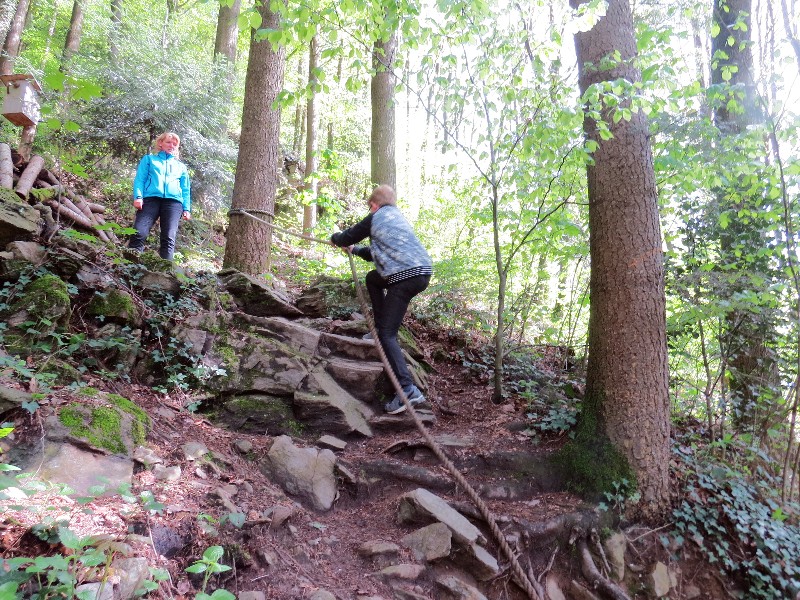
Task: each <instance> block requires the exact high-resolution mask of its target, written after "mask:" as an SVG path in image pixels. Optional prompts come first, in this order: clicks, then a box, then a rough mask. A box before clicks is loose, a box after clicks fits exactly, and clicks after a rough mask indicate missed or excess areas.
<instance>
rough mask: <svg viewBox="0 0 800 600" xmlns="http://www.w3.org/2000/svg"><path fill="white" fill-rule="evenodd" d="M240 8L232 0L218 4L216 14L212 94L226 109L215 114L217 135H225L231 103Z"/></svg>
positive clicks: (237, 1) (237, 2)
mask: <svg viewBox="0 0 800 600" xmlns="http://www.w3.org/2000/svg"><path fill="white" fill-rule="evenodd" d="M241 9H242V2H241V0H233V4H232V5H231V6H225V5H223V4H220V7H219V15H218V16H217V35H216V38H215V40H214V61H215V63H217V67H218V68H217V70H216V71H215V73H214V90H213V92H212V93H213V94H214V95H217V96H218V97H220V98H221V99H222V100H223V103H222V104H223V105H224V106H229V107H230V108H229V109H228V110H221V111H219V114H218V115H215V119H216V124H215V128H216V132H217V137H219V138H220V139H222V138H224V137H225V134H226V133H227V131H228V122H229V118H230V115H231V110H232V105H231V103H230V102H229V99H230V97H231V92H232V90H233V85H234V81H235V76H236V72H235V71H236V42H237V39H238V37H239V13H240V12H241Z"/></svg>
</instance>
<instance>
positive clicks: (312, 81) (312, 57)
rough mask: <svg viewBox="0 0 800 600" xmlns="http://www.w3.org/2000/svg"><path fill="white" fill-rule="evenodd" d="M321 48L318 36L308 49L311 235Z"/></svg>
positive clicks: (306, 211) (307, 225)
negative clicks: (318, 71) (318, 74)
mask: <svg viewBox="0 0 800 600" xmlns="http://www.w3.org/2000/svg"><path fill="white" fill-rule="evenodd" d="M318 59H319V47H318V41H317V36H314V37H313V38H311V43H310V44H309V48H308V87H309V92H308V101H307V102H306V170H305V185H304V188H305V191H306V203H305V205H304V206H303V233H306V234H310V233H311V230H312V229H314V226H315V225H316V224H317V202H316V200H317V177H316V170H317V106H316V99H317V87H318V86H319V81H318V78H317V61H318Z"/></svg>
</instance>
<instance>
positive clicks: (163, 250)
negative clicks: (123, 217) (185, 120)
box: [128, 132, 192, 260]
mask: <svg viewBox="0 0 800 600" xmlns="http://www.w3.org/2000/svg"><path fill="white" fill-rule="evenodd" d="M180 145H181V138H180V137H178V135H177V134H175V133H171V132H166V133H162V134H161V135H160V136H158V137H157V138H156V141H155V144H154V145H153V147H154V149H155V154H146V155H145V156H144V157H143V158H142V160H140V161H139V167H138V168H137V169H136V178H135V179H134V180H133V207H134V208H135V209H136V220H135V221H134V223H133V227H134V228H135V229H136V233H135V234H133V237H132V238H131V240H130V243H129V244H128V246H129V247H130V248H132V249H133V250H137V251H139V252H141V251H142V249H144V242H145V240H146V239H147V236H148V235H150V230H151V229H152V228H153V225H155V222H156V221H158V220H160V221H161V246H160V247H159V252H158V253H159V255H160V256H161V258H164V259H166V260H172V255H173V254H174V252H175V236H176V235H177V233H178V224H179V223H180V220H181V217H183V218H184V219H185V220H187V221H188V220H189V219H191V218H192V213H191V210H192V197H191V194H190V184H189V171H188V170H187V169H186V165H185V164H183V163H182V162H181V161H180V160H178V148H179V146H180Z"/></svg>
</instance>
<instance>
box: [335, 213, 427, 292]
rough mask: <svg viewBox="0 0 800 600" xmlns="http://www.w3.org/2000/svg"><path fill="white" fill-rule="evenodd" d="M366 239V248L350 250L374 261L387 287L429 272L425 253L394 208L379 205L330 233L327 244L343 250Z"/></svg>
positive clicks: (408, 225)
mask: <svg viewBox="0 0 800 600" xmlns="http://www.w3.org/2000/svg"><path fill="white" fill-rule="evenodd" d="M366 237H369V238H370V245H369V246H357V247H355V248H353V254H355V255H356V256H358V257H359V258H363V259H364V260H368V261H372V262H374V263H375V269H376V270H377V271H378V274H379V275H380V276H381V277H383V278H384V279H386V281H387V283H388V284H390V285H391V284H392V283H397V282H398V281H402V280H403V279H408V278H410V277H415V276H417V275H431V274H432V273H433V261H431V257H430V256H429V255H428V251H427V250H425V247H424V246H423V245H422V243H420V241H419V239H417V236H416V234H415V233H414V230H413V229H412V227H411V224H410V223H409V222H408V221H407V220H406V218H405V217H404V216H403V213H402V212H400V209H398V208H397V207H396V206H391V205H387V206H381V207H380V208H379V209H378V210H376V211H375V212H374V213H371V214H370V215H368V216H367V217H366V218H364V219H362V220H361V221H359V222H358V223H356V224H355V225H353V226H352V227H350V228H349V229H345V230H344V231H342V232H340V233H334V234H333V235H332V236H331V241H332V242H333V243H334V244H335V245H337V246H340V247H343V246H351V245H353V244H357V243H358V242H360V241H361V240H363V239H365V238H366Z"/></svg>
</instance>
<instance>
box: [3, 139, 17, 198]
mask: <svg viewBox="0 0 800 600" xmlns="http://www.w3.org/2000/svg"><path fill="white" fill-rule="evenodd" d="M0 187H3V188H5V189H7V190H10V189H13V187H14V163H13V162H11V146H9V145H8V144H0Z"/></svg>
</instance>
